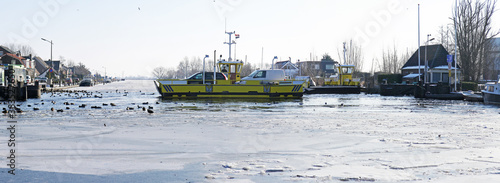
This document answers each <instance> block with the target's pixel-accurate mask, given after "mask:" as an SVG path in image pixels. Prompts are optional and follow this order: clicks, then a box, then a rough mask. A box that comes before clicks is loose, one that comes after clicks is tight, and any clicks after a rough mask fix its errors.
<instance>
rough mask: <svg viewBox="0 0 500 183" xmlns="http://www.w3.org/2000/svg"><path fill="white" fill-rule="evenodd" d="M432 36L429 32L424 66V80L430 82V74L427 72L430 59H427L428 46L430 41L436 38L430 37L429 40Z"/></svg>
mask: <svg viewBox="0 0 500 183" xmlns="http://www.w3.org/2000/svg"><path fill="white" fill-rule="evenodd" d="M430 36H431V34H427V41H426V42H425V58H424V59H425V66H424V82H425V83H427V82H429V81H428V79H429V78H428V76H427V72H428V69H427V67H428V60H427V46H428V45H429V41H432V40H434V38H432V39H430V40H429V37H430Z"/></svg>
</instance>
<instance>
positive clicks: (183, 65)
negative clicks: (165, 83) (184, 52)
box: [176, 57, 189, 78]
mask: <svg viewBox="0 0 500 183" xmlns="http://www.w3.org/2000/svg"><path fill="white" fill-rule="evenodd" d="M188 67H189V58H188V57H184V59H183V60H182V61H181V62H179V65H177V74H176V75H177V78H187V77H188V76H189V74H188Z"/></svg>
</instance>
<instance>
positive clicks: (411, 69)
mask: <svg viewBox="0 0 500 183" xmlns="http://www.w3.org/2000/svg"><path fill="white" fill-rule="evenodd" d="M426 48H427V69H428V71H427V81H428V82H429V83H438V82H441V83H446V84H453V82H454V76H455V70H457V78H460V75H461V72H460V66H458V65H457V68H455V67H454V66H455V60H453V61H452V62H451V67H450V68H448V62H447V55H448V54H449V53H448V51H446V49H445V48H444V47H443V45H441V44H436V45H428V46H421V47H420V64H419V62H418V49H417V50H416V51H415V52H414V53H413V55H412V56H411V57H410V59H408V61H407V62H406V63H405V64H404V65H403V67H402V68H401V73H402V75H403V81H404V82H408V83H413V82H418V80H419V76H420V79H421V80H422V81H424V78H425V75H424V72H425V65H426V62H425V58H426V57H425V53H426V51H425V50H426ZM449 71H451V73H452V74H451V77H448V72H449ZM450 82H451V83H450ZM458 82H460V79H459V80H458Z"/></svg>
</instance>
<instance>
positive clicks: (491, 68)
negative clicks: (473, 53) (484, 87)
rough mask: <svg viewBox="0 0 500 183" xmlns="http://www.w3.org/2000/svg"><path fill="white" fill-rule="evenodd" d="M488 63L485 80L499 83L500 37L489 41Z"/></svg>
mask: <svg viewBox="0 0 500 183" xmlns="http://www.w3.org/2000/svg"><path fill="white" fill-rule="evenodd" d="M486 63H487V64H485V67H486V68H485V70H484V75H483V78H484V79H485V80H496V81H498V79H500V37H498V38H493V39H490V40H489V41H488V43H487V51H486Z"/></svg>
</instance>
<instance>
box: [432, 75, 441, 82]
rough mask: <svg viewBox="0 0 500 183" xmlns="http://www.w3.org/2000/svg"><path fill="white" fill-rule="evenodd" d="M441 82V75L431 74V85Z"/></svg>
mask: <svg viewBox="0 0 500 183" xmlns="http://www.w3.org/2000/svg"><path fill="white" fill-rule="evenodd" d="M440 81H441V73H432V83H437V82H440Z"/></svg>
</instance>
